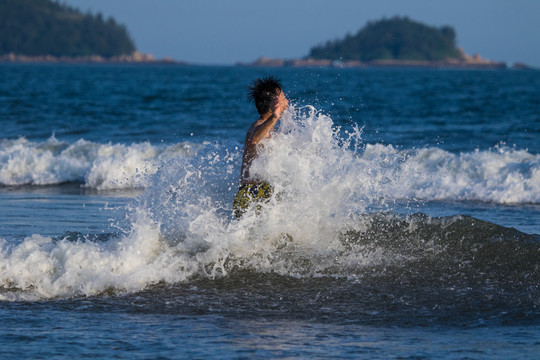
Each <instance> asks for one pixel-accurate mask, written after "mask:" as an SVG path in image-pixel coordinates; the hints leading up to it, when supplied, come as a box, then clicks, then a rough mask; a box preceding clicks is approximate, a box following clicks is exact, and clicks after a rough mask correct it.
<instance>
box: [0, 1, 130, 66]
mask: <svg viewBox="0 0 540 360" xmlns="http://www.w3.org/2000/svg"><path fill="white" fill-rule="evenodd" d="M134 51H135V45H134V44H133V41H132V40H131V38H130V37H129V35H128V32H127V30H126V28H125V27H124V26H123V25H119V24H117V23H116V21H115V20H114V19H112V18H108V19H106V20H105V19H104V18H103V16H102V15H101V14H99V13H98V14H97V15H92V14H90V13H87V14H82V13H80V12H79V11H78V10H76V9H74V8H72V7H69V6H67V5H62V4H60V3H58V2H56V1H55V2H53V1H51V0H0V55H5V54H9V53H14V54H18V55H27V56H43V55H52V56H56V57H61V56H67V57H77V56H93V55H99V56H102V57H105V58H110V57H113V56H118V55H123V54H132V53H133V52H134Z"/></svg>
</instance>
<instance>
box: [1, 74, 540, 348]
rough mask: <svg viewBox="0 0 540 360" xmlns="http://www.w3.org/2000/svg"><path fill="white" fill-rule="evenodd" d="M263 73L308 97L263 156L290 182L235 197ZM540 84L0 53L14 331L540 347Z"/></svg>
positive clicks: (232, 343)
mask: <svg viewBox="0 0 540 360" xmlns="http://www.w3.org/2000/svg"><path fill="white" fill-rule="evenodd" d="M268 74H274V75H276V76H278V77H279V78H281V79H282V80H283V84H284V88H285V92H286V94H287V96H288V97H289V98H290V99H291V103H292V104H293V109H292V110H291V113H290V114H289V115H287V116H286V118H284V119H283V120H282V122H281V125H280V127H279V128H278V131H277V134H276V135H275V137H274V139H273V140H272V141H273V142H272V143H270V144H269V145H268V153H264V154H263V155H262V160H261V164H262V165H261V166H265V168H264V171H266V173H265V175H266V176H267V177H268V178H270V179H272V183H273V184H274V185H275V186H276V187H277V188H279V189H283V194H284V195H283V196H282V199H281V200H280V201H279V202H276V203H272V205H271V206H269V208H268V209H266V210H264V211H265V212H264V213H263V216H262V217H260V218H257V217H255V216H252V217H249V216H247V217H245V218H244V219H242V220H240V221H235V220H232V219H231V217H230V212H231V202H232V197H233V196H234V194H235V192H236V186H237V181H238V174H239V161H240V156H241V149H242V146H243V144H242V141H243V138H244V136H245V131H246V129H247V128H248V127H249V125H250V124H251V123H252V122H253V121H254V120H255V119H256V114H255V111H254V106H253V105H252V104H248V103H247V101H246V99H245V92H246V87H247V85H248V84H249V83H250V81H251V80H253V79H254V78H256V77H259V76H264V75H268ZM539 88H540V72H534V71H511V70H496V71H461V70H435V69H413V70H411V69H293V68H282V69H266V68H263V69H255V68H240V67H238V68H237V67H182V66H109V65H15V64H4V65H0V123H1V124H2V132H1V133H0V316H1V318H2V323H3V326H2V330H0V353H1V354H2V357H3V358H17V359H19V358H45V357H47V358H49V357H50V358H73V357H75V356H85V357H97V358H113V357H116V358H270V357H271V358H274V357H289V358H296V357H298V358H306V357H325V358H326V357H332V358H385V359H386V358H451V359H453V358H490V359H491V358H492V359H498V358H531V359H532V358H536V357H537V353H538V351H539V350H540V343H539V342H538V338H539V334H540V322H539V320H540V316H539V315H540V313H539V308H538V306H539V300H540V291H539V288H538V286H539V283H540V271H539V268H538V264H539V260H540V256H539V254H540V242H539V241H540V240H539V236H538V234H540V145H539V142H538V140H537V139H538V138H539V136H540V96H539V95H538V89H539ZM307 105H311V106H313V109H315V110H317V111H318V112H317V113H310V112H309V109H310V108H307V107H305V106H307ZM265 161H266V163H265Z"/></svg>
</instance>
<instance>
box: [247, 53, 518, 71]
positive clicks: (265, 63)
mask: <svg viewBox="0 0 540 360" xmlns="http://www.w3.org/2000/svg"><path fill="white" fill-rule="evenodd" d="M237 65H238V66H253V67H334V68H370V67H409V68H410V67H432V68H461V69H506V68H508V65H507V64H506V63H504V62H498V61H491V60H486V59H483V58H481V57H480V56H479V55H475V56H467V55H465V56H462V57H461V58H460V59H447V60H443V61H422V60H373V61H368V62H362V61H358V60H345V61H336V60H329V59H311V58H306V59H291V60H284V59H272V58H267V57H260V58H259V59H257V60H255V61H254V62H251V63H238V64H237ZM522 66H523V65H522Z"/></svg>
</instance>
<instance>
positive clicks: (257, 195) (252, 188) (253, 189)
mask: <svg viewBox="0 0 540 360" xmlns="http://www.w3.org/2000/svg"><path fill="white" fill-rule="evenodd" d="M273 192H274V189H273V188H272V185H270V184H269V183H267V182H266V181H260V182H257V183H255V184H245V185H242V186H240V189H238V193H237V194H236V196H235V197H234V201H233V210H234V215H235V216H236V217H237V218H240V217H241V216H242V215H243V214H244V213H245V212H246V211H247V209H248V208H249V206H250V205H251V203H252V202H256V203H261V204H262V203H265V202H268V200H269V199H270V197H271V196H272V193H273ZM260 209H261V205H260V204H259V205H257V210H260Z"/></svg>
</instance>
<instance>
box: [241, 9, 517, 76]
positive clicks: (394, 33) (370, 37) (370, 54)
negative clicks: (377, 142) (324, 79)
mask: <svg viewBox="0 0 540 360" xmlns="http://www.w3.org/2000/svg"><path fill="white" fill-rule="evenodd" d="M239 65H251V66H335V67H368V66H431V67H469V68H479V67H480V68H505V67H506V64H505V63H503V62H495V61H490V60H486V59H482V58H481V57H480V56H479V55H474V56H469V55H467V54H465V52H464V51H463V50H462V49H460V48H457V47H456V32H455V30H454V29H453V28H452V27H451V26H443V27H440V28H437V27H433V26H428V25H425V24H422V23H419V22H416V21H413V20H410V19H409V18H407V17H399V16H396V17H393V18H390V19H386V18H385V19H382V20H379V21H374V22H368V23H367V25H366V26H365V27H363V28H362V29H360V30H359V31H358V32H357V33H356V34H355V35H351V34H347V35H346V36H345V37H344V38H343V39H337V40H333V41H327V42H326V43H325V44H321V45H317V46H314V47H312V48H311V50H310V52H309V55H308V56H306V57H304V58H302V59H292V60H284V59H270V58H265V57H262V58H259V59H258V60H256V61H255V62H253V63H251V64H239Z"/></svg>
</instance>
